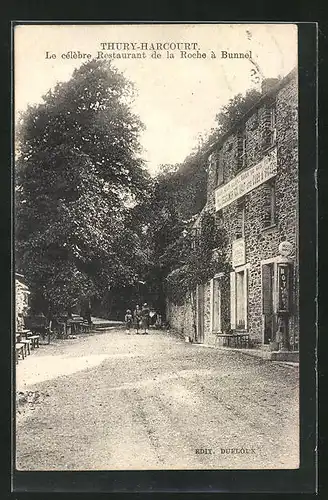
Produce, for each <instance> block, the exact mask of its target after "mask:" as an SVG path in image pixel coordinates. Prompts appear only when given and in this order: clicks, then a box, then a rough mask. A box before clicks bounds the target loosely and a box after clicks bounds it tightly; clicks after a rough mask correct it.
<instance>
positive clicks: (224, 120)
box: [216, 89, 261, 137]
mask: <svg viewBox="0 0 328 500" xmlns="http://www.w3.org/2000/svg"><path fill="white" fill-rule="evenodd" d="M260 97H261V92H258V91H257V90H256V89H251V90H248V91H247V92H246V94H245V95H243V94H237V95H236V96H234V97H233V98H232V99H230V100H229V102H228V103H227V104H226V105H225V106H223V107H222V108H221V110H220V112H219V113H218V114H217V115H216V122H217V125H218V126H217V131H216V134H217V136H218V137H219V136H221V135H224V134H225V133H227V132H228V131H229V129H230V128H231V127H233V126H234V125H235V124H236V123H237V122H238V121H239V120H240V119H241V118H242V117H243V115H244V114H245V113H247V112H248V111H249V110H250V109H251V107H252V106H254V104H256V103H257V101H258V100H259V99H260Z"/></svg>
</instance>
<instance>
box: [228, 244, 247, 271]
mask: <svg viewBox="0 0 328 500" xmlns="http://www.w3.org/2000/svg"><path fill="white" fill-rule="evenodd" d="M231 260H232V267H238V266H243V265H244V264H245V262H246V252H245V240H244V238H240V239H238V240H235V241H233V242H232V259H231Z"/></svg>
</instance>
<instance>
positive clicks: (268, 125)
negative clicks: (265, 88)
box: [262, 102, 276, 149]
mask: <svg viewBox="0 0 328 500" xmlns="http://www.w3.org/2000/svg"><path fill="white" fill-rule="evenodd" d="M262 141H263V148H264V149H267V148H270V147H271V146H273V145H274V144H275V143H276V105H275V102H271V103H268V104H267V105H266V107H265V109H264V117H263V137H262Z"/></svg>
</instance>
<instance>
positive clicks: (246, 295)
mask: <svg viewBox="0 0 328 500" xmlns="http://www.w3.org/2000/svg"><path fill="white" fill-rule="evenodd" d="M244 297H245V307H244V309H245V330H247V329H248V269H247V267H246V268H245V273H244Z"/></svg>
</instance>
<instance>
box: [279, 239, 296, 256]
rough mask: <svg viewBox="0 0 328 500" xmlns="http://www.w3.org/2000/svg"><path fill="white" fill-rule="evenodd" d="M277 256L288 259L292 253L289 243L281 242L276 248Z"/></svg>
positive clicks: (291, 246)
mask: <svg viewBox="0 0 328 500" xmlns="http://www.w3.org/2000/svg"><path fill="white" fill-rule="evenodd" d="M278 251H279V254H280V255H282V256H283V257H289V255H291V254H292V253H293V245H292V244H291V243H289V241H282V242H281V243H280V245H279V248H278Z"/></svg>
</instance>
